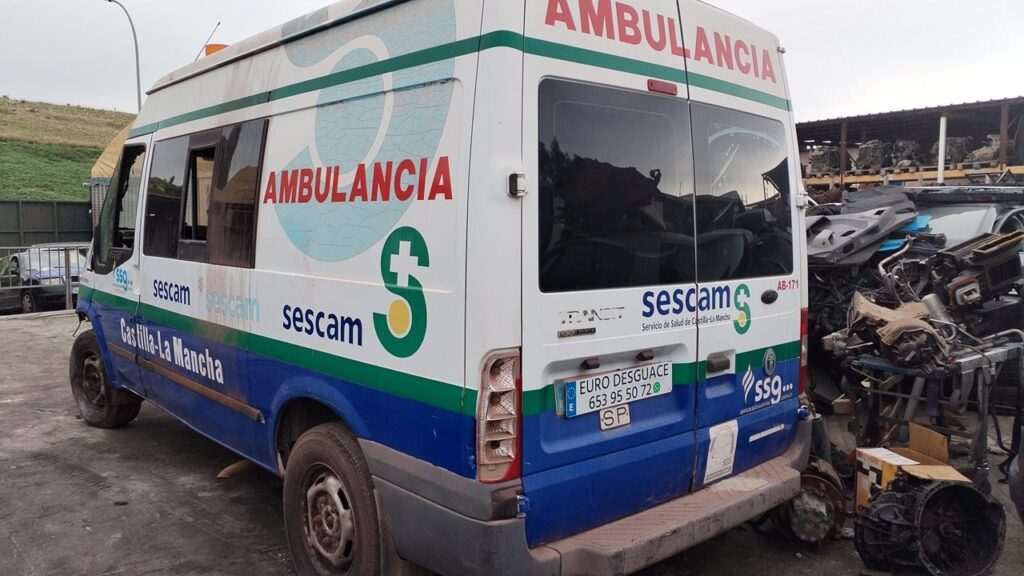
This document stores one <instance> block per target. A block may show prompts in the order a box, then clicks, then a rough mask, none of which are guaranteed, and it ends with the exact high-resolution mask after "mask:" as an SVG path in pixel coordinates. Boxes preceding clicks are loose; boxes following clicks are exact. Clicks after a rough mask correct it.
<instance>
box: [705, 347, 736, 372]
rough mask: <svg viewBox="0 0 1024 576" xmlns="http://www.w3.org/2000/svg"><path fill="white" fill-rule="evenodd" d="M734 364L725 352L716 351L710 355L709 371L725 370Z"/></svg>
mask: <svg viewBox="0 0 1024 576" xmlns="http://www.w3.org/2000/svg"><path fill="white" fill-rule="evenodd" d="M730 366H732V361H731V360H729V356H728V355H727V354H726V353H725V352H715V353H714V354H711V355H710V356H708V372H709V373H711V372H724V371H726V370H728V369H729V367H730Z"/></svg>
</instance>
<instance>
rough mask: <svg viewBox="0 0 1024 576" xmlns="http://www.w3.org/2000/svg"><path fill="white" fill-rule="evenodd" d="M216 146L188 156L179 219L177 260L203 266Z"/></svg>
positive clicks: (190, 152) (197, 149) (205, 253)
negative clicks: (200, 263) (183, 202)
mask: <svg viewBox="0 0 1024 576" xmlns="http://www.w3.org/2000/svg"><path fill="white" fill-rule="evenodd" d="M216 159H217V148H216V146H213V147H208V148H193V149H192V150H189V153H188V165H187V169H186V176H185V198H184V201H185V205H184V210H183V212H182V215H181V241H180V242H179V244H178V258H179V259H181V260H192V261H195V262H206V260H207V253H208V248H207V246H206V229H207V227H208V226H209V222H210V196H211V194H212V192H213V167H214V165H215V162H216Z"/></svg>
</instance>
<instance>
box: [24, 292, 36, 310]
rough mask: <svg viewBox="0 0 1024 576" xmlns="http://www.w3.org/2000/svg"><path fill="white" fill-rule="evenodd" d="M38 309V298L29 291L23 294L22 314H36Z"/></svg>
mask: <svg viewBox="0 0 1024 576" xmlns="http://www.w3.org/2000/svg"><path fill="white" fill-rule="evenodd" d="M37 310H38V307H37V306H36V297H35V296H34V295H33V294H32V293H31V292H29V291H28V290H26V291H24V292H22V293H21V313H22V314H31V313H33V312H36V311H37Z"/></svg>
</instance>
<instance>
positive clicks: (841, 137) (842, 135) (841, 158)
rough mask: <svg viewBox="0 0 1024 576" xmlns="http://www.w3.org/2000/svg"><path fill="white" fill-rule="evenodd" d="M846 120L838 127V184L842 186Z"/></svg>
mask: <svg viewBox="0 0 1024 576" xmlns="http://www.w3.org/2000/svg"><path fill="white" fill-rule="evenodd" d="M847 168H849V166H847V165H846V122H843V123H842V125H840V127H839V185H840V186H843V184H845V179H846V170H847Z"/></svg>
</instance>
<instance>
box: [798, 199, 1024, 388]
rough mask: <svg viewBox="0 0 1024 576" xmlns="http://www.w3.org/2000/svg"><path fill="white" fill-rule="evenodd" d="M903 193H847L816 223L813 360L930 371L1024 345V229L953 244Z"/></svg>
mask: <svg viewBox="0 0 1024 576" xmlns="http://www.w3.org/2000/svg"><path fill="white" fill-rule="evenodd" d="M927 222H928V220H927V218H923V217H920V216H919V215H918V213H917V211H916V205H915V203H914V202H913V201H912V200H911V198H910V197H909V196H908V195H907V194H906V193H904V192H902V191H901V190H900V189H899V188H893V187H876V188H868V189H865V190H862V191H857V192H846V193H844V194H843V198H842V202H841V204H839V205H829V206H817V207H815V208H813V209H812V210H811V211H810V212H809V216H808V217H807V243H808V266H809V268H810V276H811V282H810V287H809V294H810V311H809V329H810V336H811V342H812V343H820V344H821V346H819V347H817V348H816V349H812V362H813V363H815V364H817V366H818V368H819V370H820V369H822V368H823V367H828V371H829V372H830V373H831V375H832V376H833V377H835V378H837V381H838V378H841V377H842V376H843V374H842V371H841V368H842V362H836V360H837V359H838V360H840V361H843V360H847V359H850V358H853V357H861V356H864V355H866V354H871V355H874V356H875V357H877V358H880V359H883V360H886V361H888V362H891V363H892V364H893V365H895V366H899V367H902V368H916V369H920V370H921V371H923V372H925V373H931V372H934V371H935V370H939V369H942V368H943V367H944V366H946V365H947V364H948V362H949V361H950V360H951V359H953V358H955V357H956V356H957V355H960V354H963V353H965V352H970V351H972V350H976V349H979V348H987V347H991V346H993V345H996V344H998V343H1000V342H1004V341H1010V340H1012V341H1020V340H1024V333H1022V332H1020V331H1019V330H1017V329H1016V328H1017V327H1019V326H1020V325H1021V319H1022V317H1024V315H1022V311H1024V307H1022V303H1021V299H1020V298H1019V297H1018V296H1017V295H1016V289H1017V285H1018V284H1019V283H1020V282H1021V276H1022V270H1021V260H1020V255H1019V252H1020V250H1021V245H1022V242H1024V232H1014V233H1010V234H992V233H989V234H982V235H980V236H978V237H976V238H973V239H971V240H968V241H966V242H963V243H960V244H958V245H956V246H947V245H946V244H947V242H946V237H945V236H944V235H942V234H936V233H932V232H931V230H930V229H929V228H928V225H927ZM819 375H820V371H819Z"/></svg>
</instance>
